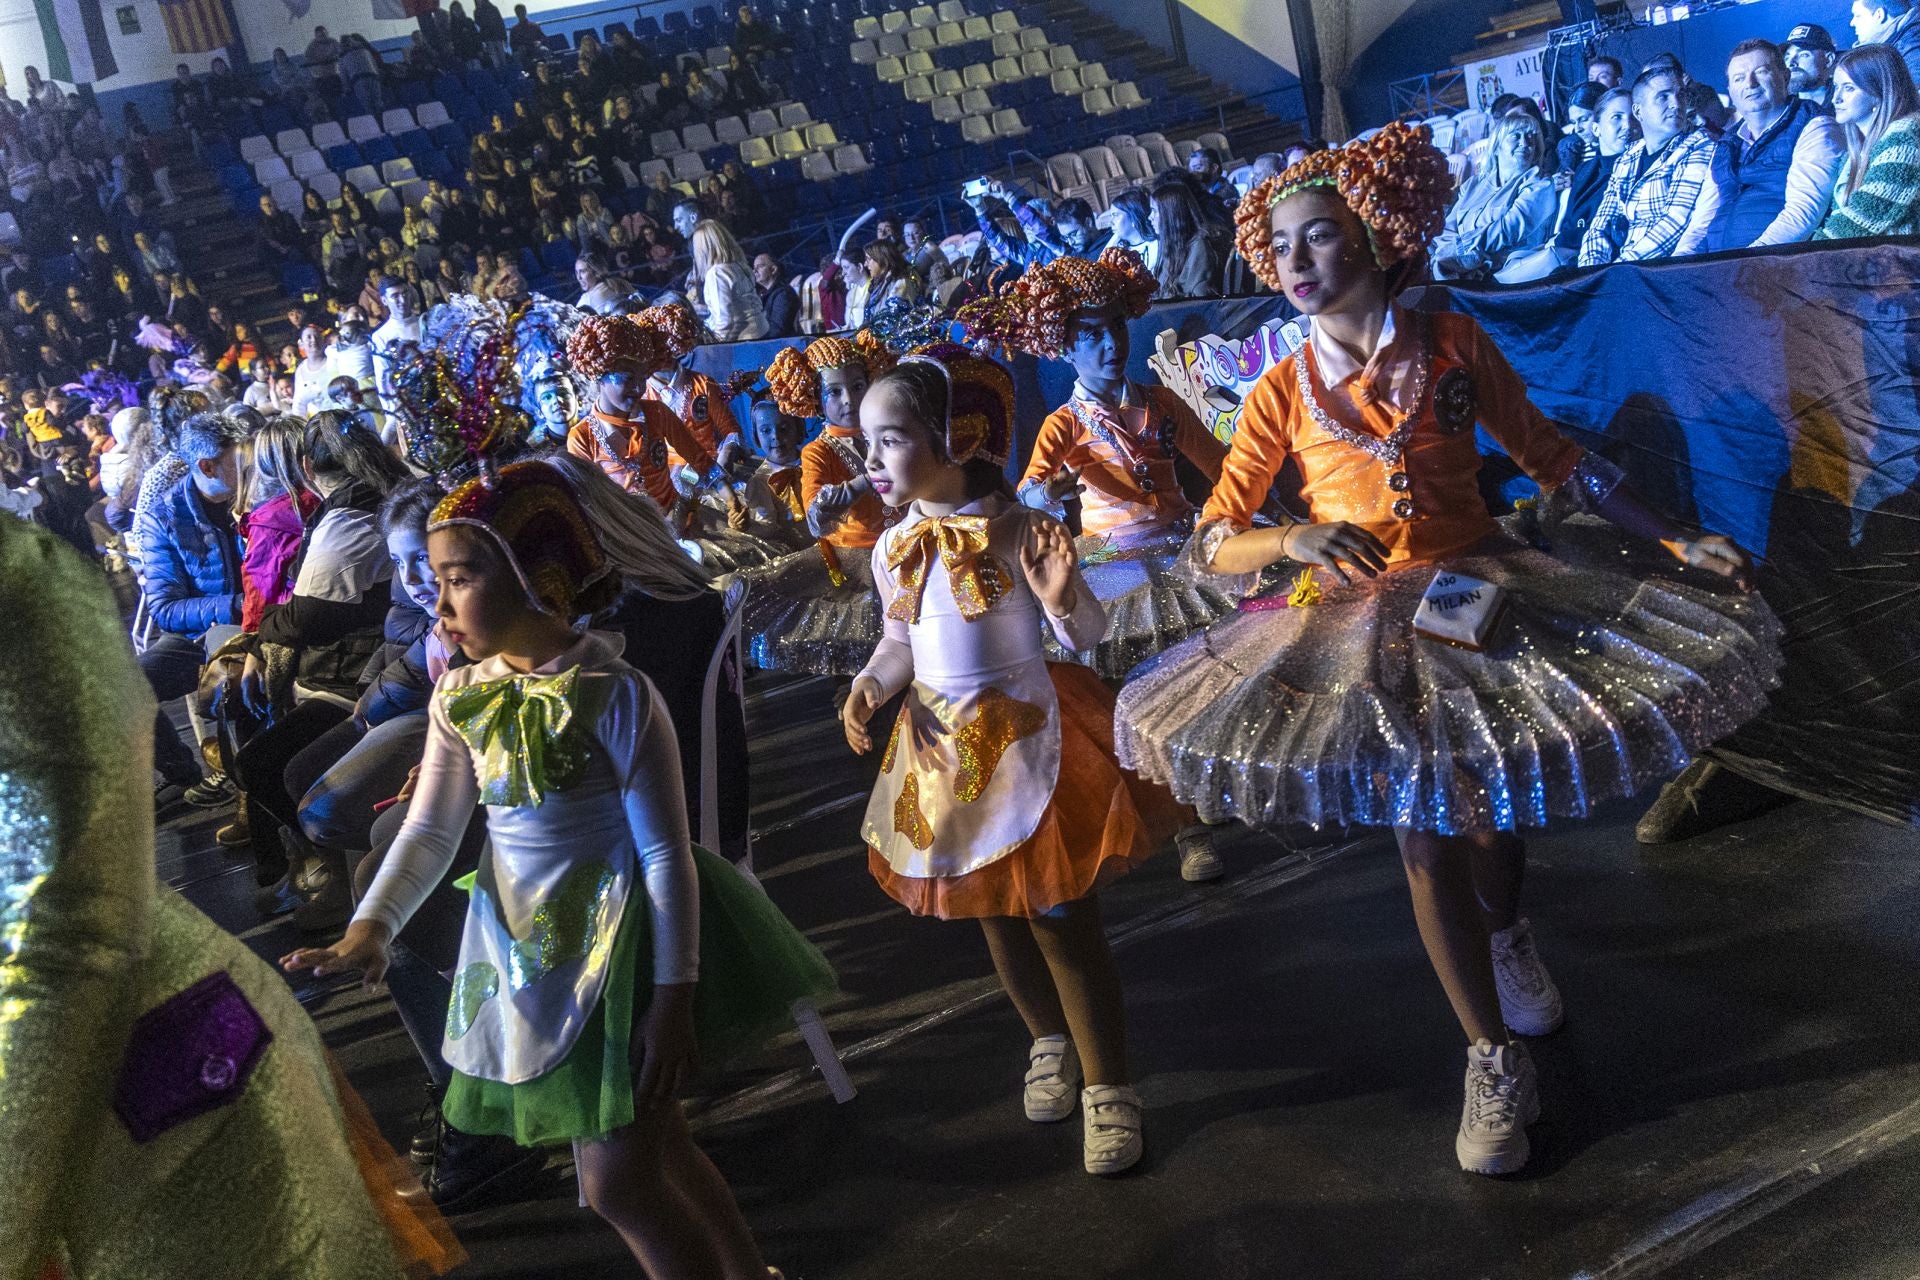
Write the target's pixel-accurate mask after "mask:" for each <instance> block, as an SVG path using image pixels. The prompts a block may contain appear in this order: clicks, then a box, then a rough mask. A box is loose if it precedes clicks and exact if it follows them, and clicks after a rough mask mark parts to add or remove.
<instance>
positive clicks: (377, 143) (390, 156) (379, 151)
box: [360, 137, 400, 164]
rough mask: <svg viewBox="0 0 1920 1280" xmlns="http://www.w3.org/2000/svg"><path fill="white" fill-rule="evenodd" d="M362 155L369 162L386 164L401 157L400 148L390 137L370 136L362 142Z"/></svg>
mask: <svg viewBox="0 0 1920 1280" xmlns="http://www.w3.org/2000/svg"><path fill="white" fill-rule="evenodd" d="M360 155H361V157H362V158H363V159H364V160H365V161H366V162H367V163H368V164H384V163H386V162H387V161H388V160H398V159H399V158H400V148H398V147H396V146H394V145H393V139H392V138H388V137H379V138H368V139H367V140H366V141H365V142H363V143H361V144H360Z"/></svg>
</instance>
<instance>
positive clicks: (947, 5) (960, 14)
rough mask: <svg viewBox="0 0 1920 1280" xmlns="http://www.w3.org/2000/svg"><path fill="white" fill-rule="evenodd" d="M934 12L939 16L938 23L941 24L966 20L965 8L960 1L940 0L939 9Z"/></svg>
mask: <svg viewBox="0 0 1920 1280" xmlns="http://www.w3.org/2000/svg"><path fill="white" fill-rule="evenodd" d="M936 12H937V13H938V14H939V15H940V21H942V22H965V21H966V20H967V6H966V5H964V4H961V3H960V0H940V7H939V9H938V10H936Z"/></svg>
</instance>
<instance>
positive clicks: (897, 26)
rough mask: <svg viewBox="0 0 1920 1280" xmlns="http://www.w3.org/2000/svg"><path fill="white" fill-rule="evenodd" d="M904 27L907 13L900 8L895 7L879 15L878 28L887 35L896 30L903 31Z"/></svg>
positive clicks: (905, 26)
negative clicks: (889, 11) (891, 10)
mask: <svg viewBox="0 0 1920 1280" xmlns="http://www.w3.org/2000/svg"><path fill="white" fill-rule="evenodd" d="M906 28H907V15H906V14H904V13H902V12H901V11H900V10H898V9H895V10H894V11H893V12H892V13H883V14H881V15H880V29H881V30H882V31H884V32H886V33H887V34H888V35H892V34H893V33H894V32H896V31H904V30H906Z"/></svg>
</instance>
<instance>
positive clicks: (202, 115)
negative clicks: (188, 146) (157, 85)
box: [167, 62, 220, 155]
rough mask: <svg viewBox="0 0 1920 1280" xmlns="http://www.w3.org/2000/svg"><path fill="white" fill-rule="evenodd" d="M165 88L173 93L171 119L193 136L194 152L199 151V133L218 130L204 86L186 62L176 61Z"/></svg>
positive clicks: (218, 125)
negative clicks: (196, 78) (171, 76)
mask: <svg viewBox="0 0 1920 1280" xmlns="http://www.w3.org/2000/svg"><path fill="white" fill-rule="evenodd" d="M167 88H168V89H169V90H170V91H171V93H172V95H173V120H174V123H175V124H178V125H179V126H180V127H181V128H183V129H185V130H187V132H188V133H189V134H190V135H191V136H192V138H193V147H194V154H196V155H198V154H199V151H200V135H201V134H203V133H205V132H207V131H208V130H218V128H219V127H220V122H219V119H218V118H217V117H216V116H215V115H214V114H213V102H212V100H211V99H210V98H208V97H207V90H206V86H205V85H203V84H201V83H200V82H199V81H198V80H195V79H194V78H193V70H192V69H191V68H190V67H188V66H187V64H186V63H184V62H181V63H176V64H175V65H174V68H173V80H172V81H171V82H170V83H169V84H168V86H167Z"/></svg>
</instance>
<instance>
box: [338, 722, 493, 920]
mask: <svg viewBox="0 0 1920 1280" xmlns="http://www.w3.org/2000/svg"><path fill="white" fill-rule="evenodd" d="M479 802H480V788H479V785H478V784H477V783H476V782H475V781H474V777H473V761H472V757H471V756H470V755H469V753H468V751H467V744H466V743H464V742H462V741H461V740H460V735H459V734H458V733H456V732H455V731H454V728H453V724H452V722H450V721H449V720H448V719H447V708H446V700H445V699H444V698H442V697H441V696H440V695H439V694H438V693H436V694H435V695H434V696H433V698H432V700H431V701H430V702H429V703H428V704H427V746H426V752H425V754H424V755H423V756H422V757H421V760H420V778H419V781H418V782H416V783H415V785H414V789H413V798H412V799H411V800H410V801H409V802H408V804H407V820H406V821H405V822H403V823H402V824H401V825H400V834H399V835H398V836H396V837H395V838H394V842H393V847H392V848H390V849H388V850H387V856H386V857H385V858H383V859H381V861H380V870H379V871H378V872H377V873H376V874H375V875H374V878H373V884H372V886H371V887H370V888H369V889H368V890H367V896H366V897H365V898H364V899H362V900H361V903H360V906H359V909H358V910H356V911H355V912H354V913H353V918H354V919H355V920H356V921H358V920H372V921H376V922H378V923H380V924H384V925H386V926H387V932H388V934H389V935H391V936H398V934H399V932H400V930H401V928H402V927H404V926H405V925H406V923H407V921H408V920H410V919H412V918H413V913H414V912H416V911H418V910H419V909H420V904H421V903H423V902H425V901H426V900H427V895H428V894H429V893H432V892H433V889H434V886H435V885H437V884H439V883H440V878H441V877H442V876H444V875H445V874H446V873H447V868H448V867H450V866H452V865H453V857H454V853H455V852H456V851H457V850H458V849H459V847H460V839H461V837H462V836H463V835H464V834H465V833H466V829H467V823H468V821H469V820H471V819H472V817H473V807H474V805H476V804H478V803H479Z"/></svg>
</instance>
